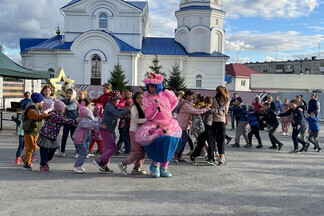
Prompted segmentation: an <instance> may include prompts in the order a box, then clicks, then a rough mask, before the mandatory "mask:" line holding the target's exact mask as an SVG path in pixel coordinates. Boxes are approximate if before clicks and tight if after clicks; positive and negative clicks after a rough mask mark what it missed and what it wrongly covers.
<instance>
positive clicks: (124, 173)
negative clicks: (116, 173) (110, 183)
mask: <svg viewBox="0 0 324 216" xmlns="http://www.w3.org/2000/svg"><path fill="white" fill-rule="evenodd" d="M118 167H119V169H120V172H121V173H122V174H123V175H127V171H126V169H127V165H126V164H124V163H123V161H122V162H119V163H118Z"/></svg>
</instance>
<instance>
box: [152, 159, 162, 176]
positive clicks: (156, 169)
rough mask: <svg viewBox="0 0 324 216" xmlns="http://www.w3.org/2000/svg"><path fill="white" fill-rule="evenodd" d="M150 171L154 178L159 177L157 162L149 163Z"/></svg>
mask: <svg viewBox="0 0 324 216" xmlns="http://www.w3.org/2000/svg"><path fill="white" fill-rule="evenodd" d="M150 172H151V175H152V176H153V177H154V178H159V177H160V166H159V165H158V164H155V163H154V162H153V161H152V163H151V165H150Z"/></svg>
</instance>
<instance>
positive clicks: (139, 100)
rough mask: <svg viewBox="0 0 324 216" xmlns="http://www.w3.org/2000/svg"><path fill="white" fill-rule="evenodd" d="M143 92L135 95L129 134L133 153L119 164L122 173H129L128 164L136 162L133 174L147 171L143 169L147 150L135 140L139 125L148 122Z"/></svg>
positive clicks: (143, 173) (141, 173)
mask: <svg viewBox="0 0 324 216" xmlns="http://www.w3.org/2000/svg"><path fill="white" fill-rule="evenodd" d="M143 99H144V96H143V93H141V92H136V93H135V95H134V106H133V107H132V109H131V121H130V128H129V136H130V141H131V149H132V152H131V154H130V155H129V156H128V157H127V158H126V159H125V160H123V161H122V162H120V163H119V164H118V166H119V168H120V171H121V173H122V174H124V175H127V171H126V168H127V165H129V164H131V163H133V162H134V161H136V162H135V165H134V168H133V170H132V174H134V175H145V174H146V172H145V171H144V170H142V169H141V167H142V165H143V163H144V158H145V151H144V149H143V147H142V146H140V145H139V144H138V143H137V142H136V141H135V132H136V130H137V128H138V126H139V125H141V124H143V123H145V122H147V119H146V118H145V115H144V111H143Z"/></svg>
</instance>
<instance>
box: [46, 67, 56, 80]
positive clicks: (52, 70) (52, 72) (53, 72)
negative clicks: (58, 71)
mask: <svg viewBox="0 0 324 216" xmlns="http://www.w3.org/2000/svg"><path fill="white" fill-rule="evenodd" d="M47 71H49V72H51V78H54V75H55V70H54V69H53V68H49V69H48V70H47Z"/></svg>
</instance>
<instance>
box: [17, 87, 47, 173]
mask: <svg viewBox="0 0 324 216" xmlns="http://www.w3.org/2000/svg"><path fill="white" fill-rule="evenodd" d="M31 98H32V102H33V103H31V104H30V105H29V106H28V107H26V111H25V113H24V114H23V129H24V145H25V154H24V155H23V157H22V159H23V161H24V166H23V169H25V170H32V167H31V156H32V155H33V153H34V152H35V151H36V149H37V139H38V134H39V132H40V130H41V128H42V120H43V119H45V118H46V117H47V116H49V115H47V114H45V113H44V110H43V108H42V101H43V99H44V98H43V95H41V94H39V93H36V92H34V93H33V94H32V95H31Z"/></svg>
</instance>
